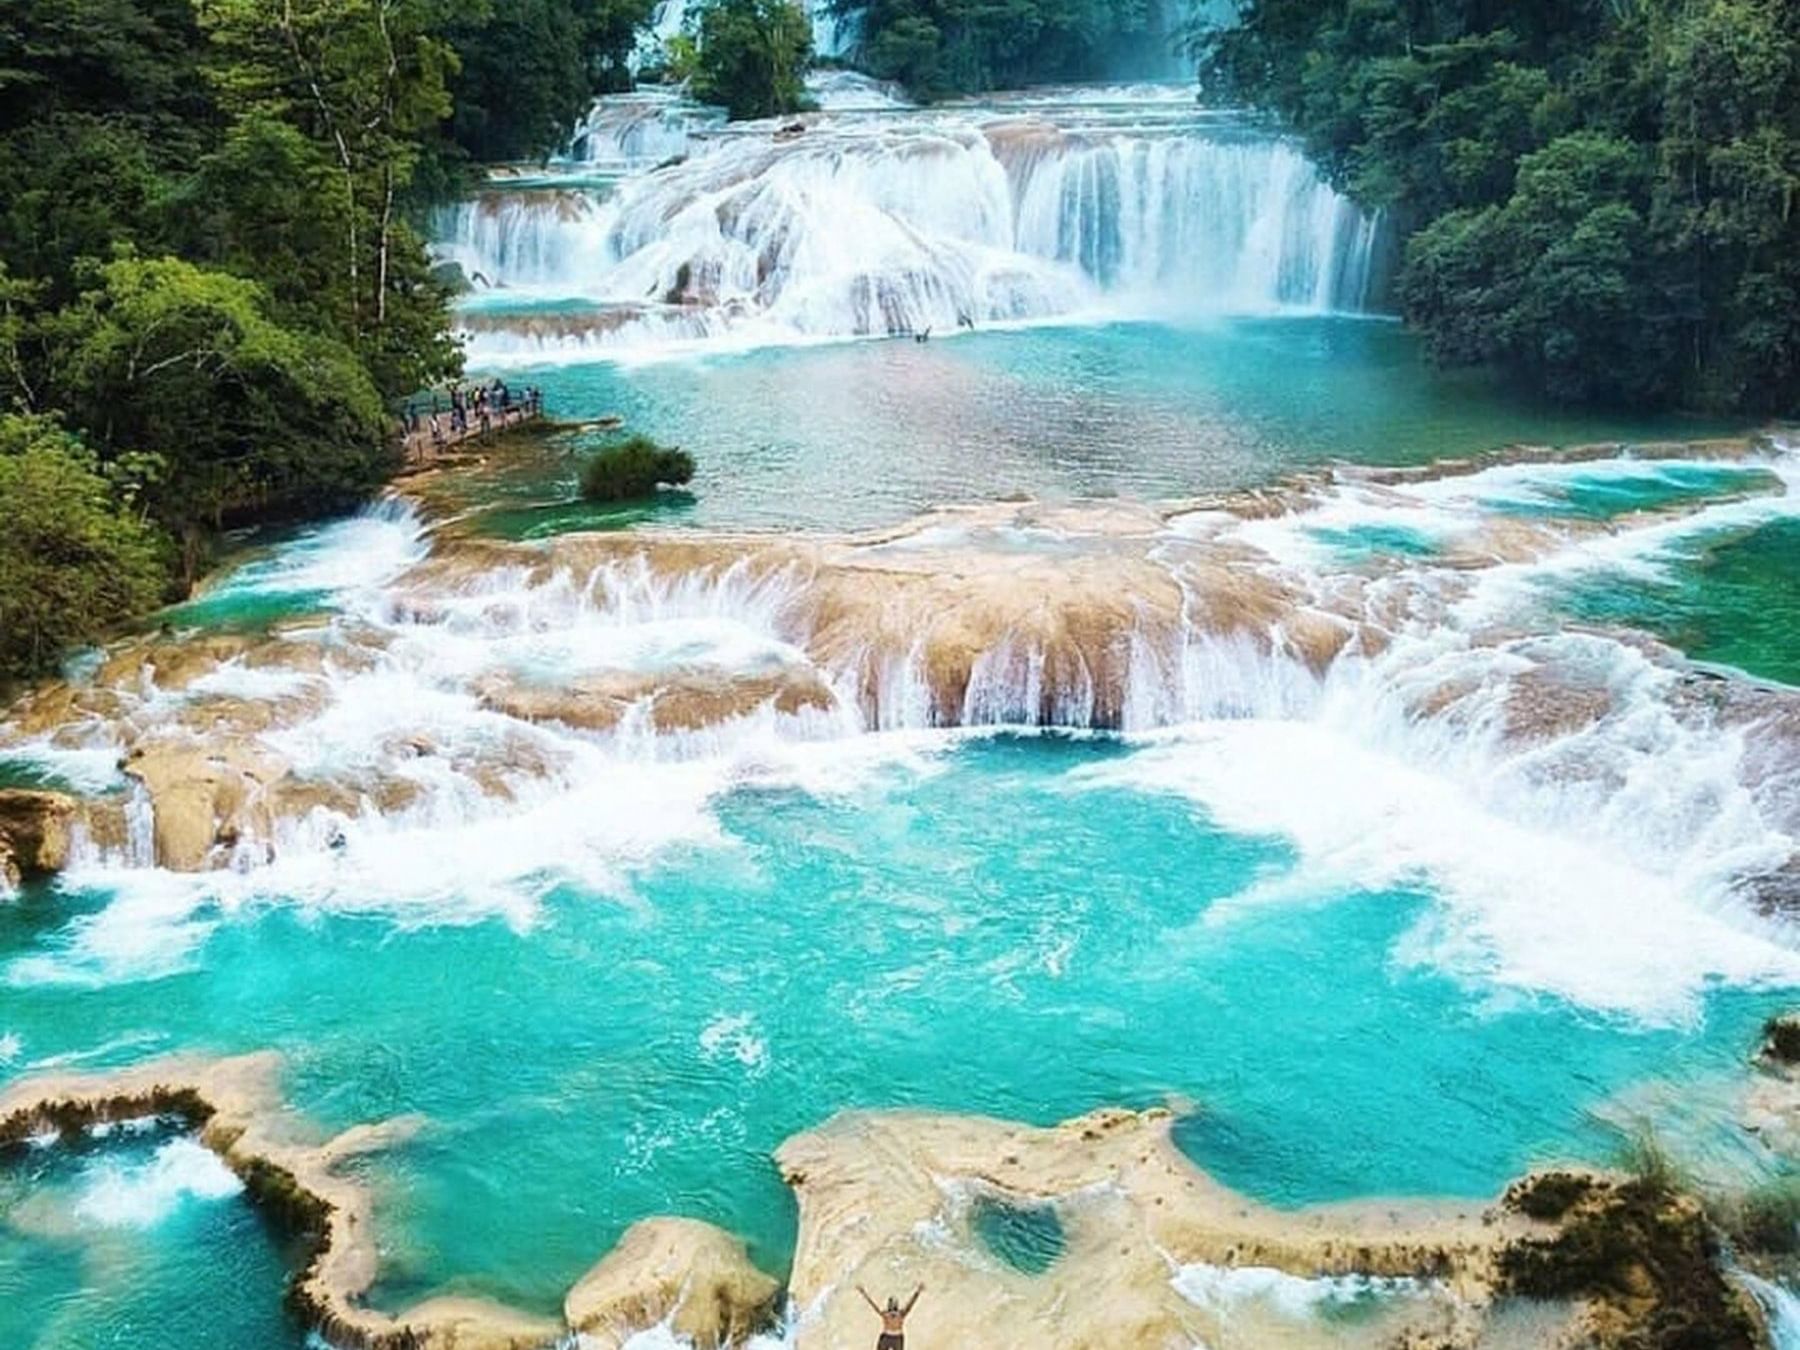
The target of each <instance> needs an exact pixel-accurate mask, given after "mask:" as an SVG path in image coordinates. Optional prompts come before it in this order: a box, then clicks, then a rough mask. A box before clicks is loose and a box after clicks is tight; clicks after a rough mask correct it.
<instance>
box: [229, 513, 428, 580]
mask: <svg viewBox="0 0 1800 1350" xmlns="http://www.w3.org/2000/svg"><path fill="white" fill-rule="evenodd" d="M426 551H427V544H426V540H425V523H424V521H423V520H422V519H421V517H420V516H419V513H418V509H417V507H415V506H414V505H413V504H412V503H411V502H410V501H407V500H406V499H405V498H403V497H386V498H383V499H382V500H380V501H378V502H374V503H372V504H371V505H369V506H366V507H364V508H363V509H362V510H360V511H358V512H357V513H356V514H354V515H351V516H347V517H345V518H344V519H342V520H338V521H334V522H332V523H331V524H329V525H322V526H320V527H318V528H316V529H313V530H309V531H308V532H306V533H305V534H303V535H301V536H300V537H299V538H298V539H296V540H294V541H292V542H291V543H289V544H287V545H285V546H283V547H281V548H278V549H276V550H275V551H274V552H272V553H270V554H269V555H267V556H266V557H263V558H259V559H257V560H256V561H254V562H250V563H247V564H245V565H244V566H242V567H239V568H236V569H234V570H233V571H231V572H228V573H226V574H225V576H224V577H223V578H222V579H221V581H220V582H219V584H218V585H217V586H216V587H214V588H212V589H209V590H206V591H203V592H202V593H201V594H200V596H199V597H198V598H199V599H202V600H215V599H226V598H237V597H240V596H248V595H308V594H313V593H322V594H325V595H329V596H342V595H344V594H346V593H349V592H355V591H361V590H367V589H369V588H372V587H378V586H381V585H384V584H386V583H387V582H389V581H392V580H393V579H394V578H395V577H397V576H399V575H400V573H402V572H404V571H405V570H406V569H407V568H409V567H411V566H412V565H413V564H414V563H416V562H418V561H419V560H420V559H422V558H423V557H424V556H425V554H426Z"/></svg>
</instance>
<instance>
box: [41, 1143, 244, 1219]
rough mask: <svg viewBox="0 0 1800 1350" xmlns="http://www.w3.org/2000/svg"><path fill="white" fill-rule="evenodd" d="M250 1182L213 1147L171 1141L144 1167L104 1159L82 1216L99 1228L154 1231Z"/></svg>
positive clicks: (80, 1208) (91, 1180)
mask: <svg viewBox="0 0 1800 1350" xmlns="http://www.w3.org/2000/svg"><path fill="white" fill-rule="evenodd" d="M243 1189H244V1183H243V1182H241V1181H239V1180H238V1178H237V1176H236V1175H235V1174H234V1173H233V1172H232V1171H231V1169H230V1168H228V1167H226V1166H225V1164H224V1163H222V1162H220V1161H219V1157H218V1155H217V1154H215V1153H214V1152H213V1151H212V1150H211V1149H209V1148H206V1147H205V1146H204V1145H202V1144H199V1143H197V1142H196V1141H194V1140H192V1139H188V1138H180V1139H171V1140H170V1141H169V1142H168V1143H166V1144H164V1145H162V1147H160V1148H158V1149H157V1150H156V1152H155V1153H154V1154H152V1155H151V1157H150V1158H149V1159H148V1160H146V1161H144V1162H142V1163H123V1162H119V1161H117V1160H114V1159H102V1160H100V1161H98V1162H96V1163H95V1164H94V1165H93V1166H92V1167H91V1168H89V1169H88V1176H87V1178H86V1180H85V1182H84V1184H83V1187H82V1192H81V1194H80V1196H79V1197H78V1198H77V1200H76V1202H75V1215H76V1217H77V1218H79V1219H81V1220H83V1221H85V1222H87V1223H90V1224H92V1225H94V1226H96V1227H99V1228H154V1227H155V1226H156V1225H158V1224H160V1223H162V1222H163V1221H164V1220H166V1219H168V1218H169V1217H170V1216H171V1215H173V1214H174V1213H175V1212H176V1210H177V1209H179V1208H180V1207H181V1206H182V1205H183V1204H185V1203H187V1202H188V1201H192V1200H228V1199H230V1198H231V1197H232V1196H234V1195H237V1194H239V1193H240V1192H241V1191H242V1190H243Z"/></svg>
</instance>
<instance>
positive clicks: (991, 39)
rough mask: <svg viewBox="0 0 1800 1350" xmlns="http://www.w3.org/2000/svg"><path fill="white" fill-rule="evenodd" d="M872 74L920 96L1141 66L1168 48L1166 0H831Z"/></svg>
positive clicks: (1107, 74)
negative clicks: (897, 83) (845, 22)
mask: <svg viewBox="0 0 1800 1350" xmlns="http://www.w3.org/2000/svg"><path fill="white" fill-rule="evenodd" d="M832 8H833V10H834V11H835V12H836V13H837V14H838V15H839V16H840V17H842V18H844V19H847V20H849V21H850V23H851V27H852V31H854V32H855V33H856V34H857V40H856V45H855V50H854V56H855V59H856V62H857V64H858V65H860V66H862V67H863V68H864V69H866V70H867V71H868V72H869V73H870V74H871V75H875V76H878V77H880V78H882V79H891V80H898V81H900V82H901V83H902V84H904V85H906V86H907V88H908V89H910V90H911V91H912V92H913V93H914V94H915V95H916V96H918V97H920V98H926V99H930V98H940V97H944V96H947V95H952V94H966V93H973V92H979V91H981V90H987V89H1004V88H1017V87H1018V86H1021V85H1026V84H1033V83H1041V82H1050V81H1068V80H1094V79H1102V78H1108V77H1113V76H1117V75H1120V74H1131V73H1135V72H1136V70H1138V69H1141V68H1142V66H1143V64H1144V63H1145V62H1146V61H1149V62H1152V63H1160V61H1161V60H1162V58H1163V57H1164V56H1165V55H1166V54H1167V52H1168V51H1169V48H1170V32H1171V27H1172V25H1170V23H1169V21H1168V14H1169V12H1170V8H1171V6H1170V5H1169V4H1168V3H1166V0H832Z"/></svg>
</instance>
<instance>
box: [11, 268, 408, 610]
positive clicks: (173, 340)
mask: <svg viewBox="0 0 1800 1350" xmlns="http://www.w3.org/2000/svg"><path fill="white" fill-rule="evenodd" d="M89 278H90V281H91V285H90V286H89V288H88V289H86V290H84V291H83V293H82V295H81V297H80V299H79V300H78V301H77V302H76V303H75V304H73V305H71V306H69V307H68V308H66V309H64V310H63V311H61V312H60V313H58V314H57V315H55V316H54V318H52V319H51V320H50V321H48V322H47V324H46V325H45V330H44V331H45V338H46V342H47V344H48V347H49V350H50V353H51V362H50V370H51V372H52V374H51V381H52V382H51V384H50V385H49V389H48V393H49V395H50V397H51V398H53V399H54V401H55V403H56V405H57V406H60V407H63V408H65V409H67V410H68V411H69V413H70V415H71V417H72V418H73V419H74V420H75V421H76V423H77V424H78V425H80V426H82V427H84V428H86V429H87V430H88V433H89V435H90V436H91V438H92V440H93V444H94V445H95V446H96V448H97V449H98V450H99V451H100V452H101V453H102V455H106V456H119V455H123V454H125V453H127V452H128V451H130V450H133V449H144V448H150V447H156V448H159V449H160V448H163V447H167V448H168V449H167V450H166V451H165V452H164V461H165V465H166V467H165V470H164V472H163V473H162V475H161V478H160V481H159V482H158V483H157V484H155V486H154V487H153V488H152V489H151V490H150V492H149V494H148V500H149V504H150V506H151V508H152V509H153V510H154V511H155V513H156V515H157V517H158V518H159V519H160V520H162V521H163V522H164V523H165V524H167V525H168V526H169V527H170V528H171V529H173V530H175V531H177V532H178V533H180V534H182V536H183V537H184V539H191V538H194V537H196V536H197V535H198V533H199V532H200V530H201V529H202V528H203V527H216V526H218V525H219V524H220V523H222V522H223V521H224V520H225V519H227V518H228V517H232V516H238V515H243V514H245V513H249V512H256V513H258V514H265V515H266V514H277V513H280V514H287V513H293V512H298V511H303V510H308V509H312V510H318V509H324V508H328V507H333V506H341V505H343V504H345V503H346V502H349V501H352V500H354V499H355V498H356V497H357V496H358V495H360V494H362V493H366V492H367V491H368V490H369V489H370V488H372V487H373V486H375V485H376V484H377V483H378V482H379V481H380V480H381V479H382V478H383V477H384V476H385V474H386V473H387V472H388V471H389V470H390V469H391V468H392V460H391V458H390V456H391V453H392V452H391V450H390V449H389V441H388V429H387V425H386V420H385V418H384V416H383V412H382V405H381V398H380V395H379V394H378V393H377V391H376V389H375V386H374V383H373V381H372V380H371V379H370V376H369V374H368V372H367V371H366V370H365V369H364V368H363V367H362V365H361V364H360V363H359V362H358V361H357V360H356V358H355V356H354V355H353V354H352V353H351V352H350V351H349V349H348V348H346V347H345V346H343V345H342V344H341V343H339V342H337V341H336V340H335V339H333V338H331V337H329V336H326V335H323V334H317V333H309V332H304V331H299V332H297V331H294V330H292V329H288V328H285V327H283V326H281V325H280V324H278V323H277V322H275V321H274V320H273V319H272V318H271V317H270V315H269V303H268V298H267V296H266V294H265V293H264V291H263V290H262V288H261V287H259V286H258V285H256V283H254V282H251V281H246V280H243V279H242V278H239V277H234V276H229V275H227V274H225V273H222V272H216V271H210V270H207V269H204V268H200V267H196V266H194V265H193V264H192V263H187V262H182V261H180V260H179V259H175V258H158V259H140V258H135V257H121V258H118V259H115V260H114V261H112V262H110V263H106V264H103V265H97V266H95V267H94V268H93V269H92V270H91V272H90V273H89ZM188 561H189V563H190V565H191V564H192V563H193V562H194V561H197V557H190V558H189V560H188ZM190 579H191V577H190Z"/></svg>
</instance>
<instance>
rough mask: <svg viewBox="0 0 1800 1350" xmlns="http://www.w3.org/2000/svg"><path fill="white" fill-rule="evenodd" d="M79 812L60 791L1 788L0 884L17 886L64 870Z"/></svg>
mask: <svg viewBox="0 0 1800 1350" xmlns="http://www.w3.org/2000/svg"><path fill="white" fill-rule="evenodd" d="M77 809H78V808H77V803H76V801H75V799H74V798H73V797H70V796H67V795H65V794H63V793H61V792H39V791H29V790H24V789H17V788H8V789H0V881H3V882H5V883H6V884H7V885H10V886H17V885H18V884H19V883H20V882H21V881H23V880H25V879H26V878H29V877H39V876H46V875H48V874H49V873H51V872H58V871H61V870H62V868H63V865H64V864H65V863H66V862H67V861H68V858H69V831H70V827H71V826H72V825H73V824H74V822H75V819H76V814H77Z"/></svg>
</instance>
